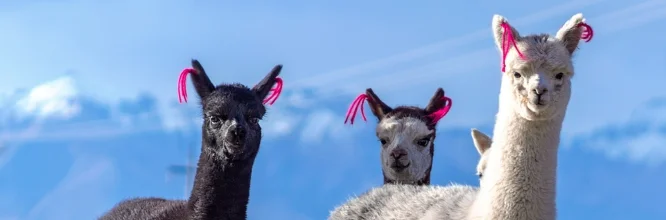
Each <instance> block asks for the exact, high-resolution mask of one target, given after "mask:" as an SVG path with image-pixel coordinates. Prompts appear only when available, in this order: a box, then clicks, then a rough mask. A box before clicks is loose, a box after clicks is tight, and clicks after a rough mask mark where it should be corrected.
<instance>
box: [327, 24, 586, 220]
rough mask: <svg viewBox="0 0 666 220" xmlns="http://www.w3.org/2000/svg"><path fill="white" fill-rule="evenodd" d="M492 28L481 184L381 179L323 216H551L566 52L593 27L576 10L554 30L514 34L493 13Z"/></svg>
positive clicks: (567, 79)
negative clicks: (495, 98)
mask: <svg viewBox="0 0 666 220" xmlns="http://www.w3.org/2000/svg"><path fill="white" fill-rule="evenodd" d="M492 28H493V33H494V36H495V43H496V45H497V47H498V48H499V49H500V51H501V52H502V66H503V67H502V72H503V74H502V84H501V88H500V95H499V110H498V113H497V119H496V120H497V121H496V123H495V128H494V132H493V139H492V147H491V150H490V151H489V152H488V158H487V168H486V170H485V172H484V175H483V178H482V179H481V180H480V182H481V183H480V187H479V188H474V187H470V186H461V185H451V186H413V185H385V186H382V187H379V188H375V189H373V190H371V191H369V192H368V193H366V194H364V195H362V196H360V197H357V198H354V199H351V200H350V201H348V202H347V203H346V204H344V205H342V206H340V207H338V208H336V209H335V210H334V211H333V212H332V213H331V215H330V217H329V219H335V220H337V219H424V220H425V219H456V220H457V219H512V220H527V219H540V220H553V219H555V218H556V207H555V183H556V179H555V177H556V168H557V150H558V145H559V139H560V132H561V128H562V121H563V120H564V116H565V113H566V109H567V105H568V103H569V99H570V96H571V78H572V77H573V75H574V68H573V64H572V55H573V53H574V52H575V51H576V49H577V47H578V43H579V41H580V40H581V39H584V40H589V39H591V37H592V29H591V28H590V27H589V26H588V25H587V24H585V20H584V18H583V15H582V14H576V15H574V16H573V17H571V19H569V20H568V21H567V22H566V23H565V24H564V26H562V27H561V28H560V30H559V31H558V32H557V34H556V35H555V36H549V35H547V34H539V35H527V36H520V34H519V33H518V31H516V30H515V29H514V28H513V27H511V26H510V25H509V23H508V22H507V20H506V19H505V18H503V17H502V16H499V15H495V16H494V18H493V22H492ZM505 64H506V67H504V66H505Z"/></svg>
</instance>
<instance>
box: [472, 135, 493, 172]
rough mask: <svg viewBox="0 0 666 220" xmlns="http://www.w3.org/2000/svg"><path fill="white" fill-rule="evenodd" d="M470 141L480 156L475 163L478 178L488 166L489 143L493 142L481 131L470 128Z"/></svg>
mask: <svg viewBox="0 0 666 220" xmlns="http://www.w3.org/2000/svg"><path fill="white" fill-rule="evenodd" d="M472 141H473V142H474V147H475V148H476V151H478V152H479V156H480V157H481V158H479V163H478V164H477V165H476V175H477V176H479V179H482V178H483V173H485V171H486V167H487V166H488V155H490V145H491V144H492V143H493V140H492V139H491V138H490V137H489V136H488V135H486V134H484V133H483V132H481V131H479V130H476V129H472Z"/></svg>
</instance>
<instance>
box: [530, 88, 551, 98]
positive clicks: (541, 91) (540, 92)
mask: <svg viewBox="0 0 666 220" xmlns="http://www.w3.org/2000/svg"><path fill="white" fill-rule="evenodd" d="M532 92H534V94H536V95H537V96H539V97H540V96H541V95H543V94H545V93H546V92H548V89H546V88H536V89H532Z"/></svg>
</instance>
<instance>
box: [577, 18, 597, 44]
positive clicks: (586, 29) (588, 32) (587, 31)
mask: <svg viewBox="0 0 666 220" xmlns="http://www.w3.org/2000/svg"><path fill="white" fill-rule="evenodd" d="M578 27H580V28H583V33H582V34H581V35H580V39H583V40H585V42H590V41H591V40H592V36H594V30H592V27H590V25H588V24H586V23H585V22H581V23H579V24H578Z"/></svg>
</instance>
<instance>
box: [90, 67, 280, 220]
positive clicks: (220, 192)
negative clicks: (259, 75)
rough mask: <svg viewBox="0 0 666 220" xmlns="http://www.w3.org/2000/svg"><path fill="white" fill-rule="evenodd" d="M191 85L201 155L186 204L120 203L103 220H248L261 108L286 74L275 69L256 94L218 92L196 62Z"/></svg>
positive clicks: (226, 87)
mask: <svg viewBox="0 0 666 220" xmlns="http://www.w3.org/2000/svg"><path fill="white" fill-rule="evenodd" d="M192 67H193V68H194V69H195V70H196V73H194V74H191V79H192V82H193V84H194V87H195V88H196V91H197V94H198V95H199V97H200V98H201V104H202V111H203V119H204V123H203V125H202V128H201V130H202V132H201V133H202V143H201V155H200V156H199V163H198V167H197V173H196V176H195V180H194V187H193V188H192V194H191V195H190V198H189V199H188V200H166V199H162V198H136V199H130V200H126V201H123V202H120V203H118V205H116V206H115V207H114V208H112V209H111V210H110V211H109V212H107V213H106V214H105V215H104V216H102V217H100V220H176V219H190V220H204V219H206V220H213V219H215V220H220V219H227V220H241V219H246V218H247V205H248V200H249V197H250V178H251V176H252V166H253V164H254V160H255V158H256V156H257V153H258V152H259V145H260V142H261V127H260V126H259V124H258V120H259V119H261V118H262V117H263V116H264V114H265V113H266V108H265V107H264V105H263V104H262V101H263V99H264V98H265V97H266V96H267V95H268V94H269V92H270V89H271V88H272V86H273V84H275V78H276V77H277V76H278V74H279V73H280V70H281V69H282V66H281V65H277V66H276V67H275V68H273V70H272V71H271V72H270V73H269V74H268V75H267V76H266V77H265V78H264V79H263V80H261V82H259V83H258V84H257V85H256V86H254V87H253V88H252V89H250V88H248V87H246V86H244V85H241V84H221V85H218V86H217V87H215V86H214V85H213V83H211V81H210V79H209V78H208V76H207V75H206V72H205V71H204V69H203V67H202V66H201V64H200V63H199V62H198V61H197V60H192Z"/></svg>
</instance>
